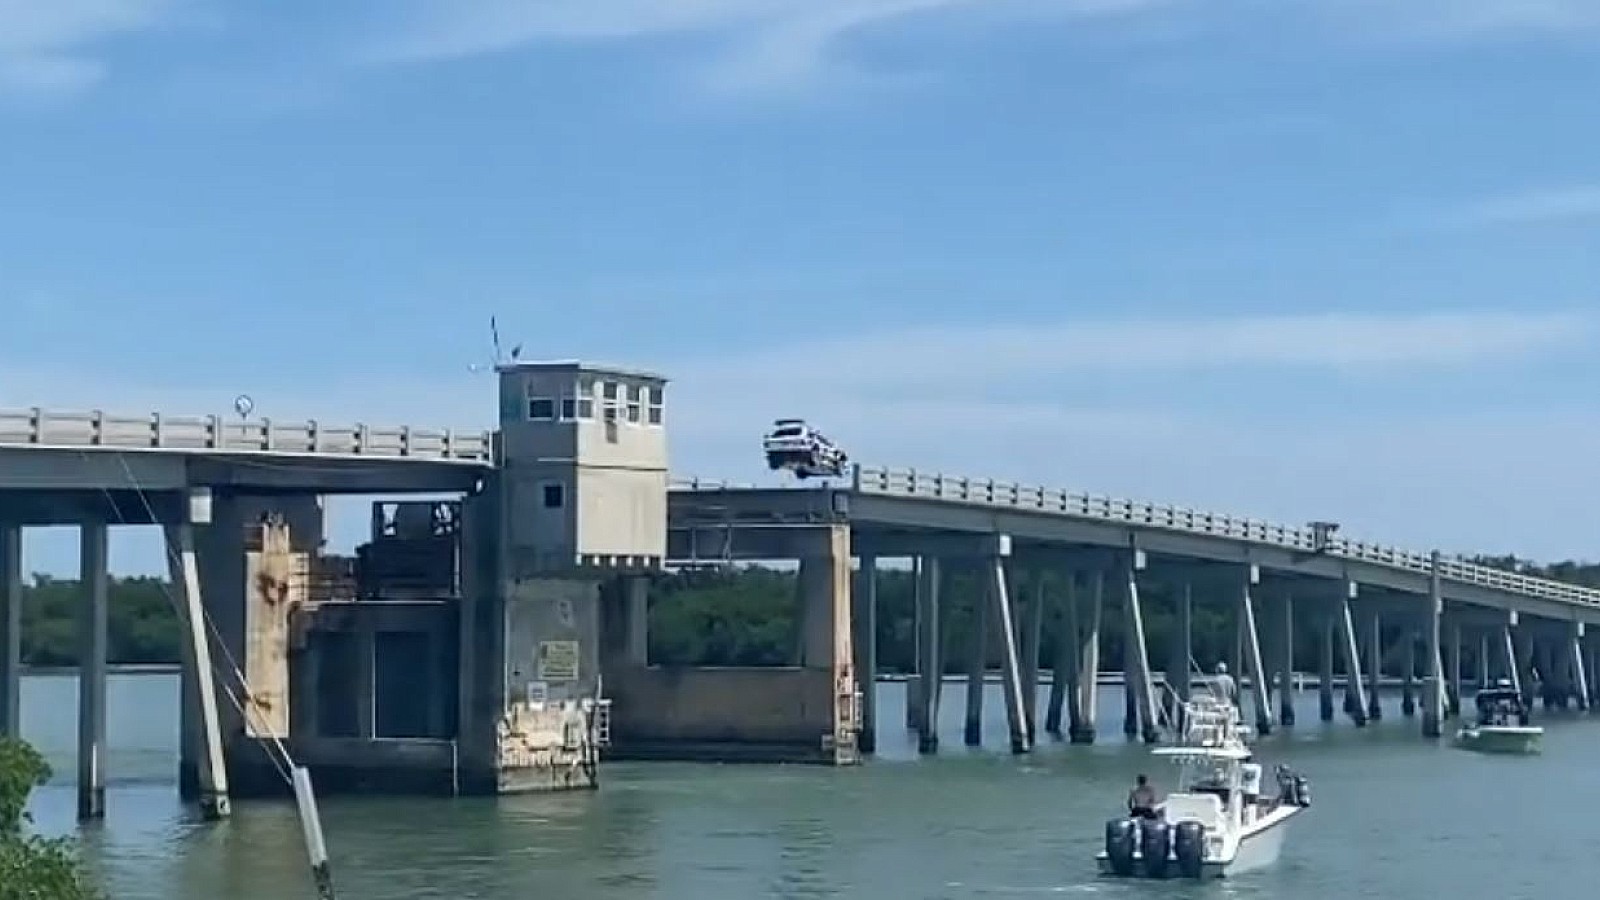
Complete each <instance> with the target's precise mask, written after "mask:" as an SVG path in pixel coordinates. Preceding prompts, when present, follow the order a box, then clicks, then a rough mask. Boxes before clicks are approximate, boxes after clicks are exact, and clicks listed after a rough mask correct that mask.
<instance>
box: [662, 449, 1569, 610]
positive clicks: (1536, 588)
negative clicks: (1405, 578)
mask: <svg viewBox="0 0 1600 900" xmlns="http://www.w3.org/2000/svg"><path fill="white" fill-rule="evenodd" d="M672 486H673V487H674V488H677V489H680V490H699V491H715V490H740V489H749V488H754V487H755V485H750V484H735V483H732V482H721V481H708V480H703V479H698V478H695V479H674V481H673V483H672ZM851 487H852V488H853V489H854V490H856V491H858V492H860V493H863V494H877V495H881V496H887V497H912V498H922V499H927V500H940V501H945V502H949V503H964V504H972V505H977V506H992V507H1002V508H1007V509H1017V510H1025V511H1028V512H1041V513H1047V514H1051V515H1059V516H1069V517H1072V518H1079V519H1093V520H1096V521H1102V522H1115V523H1118V524H1127V525H1139V526H1144V527H1147V528H1162V529H1167V530H1170V531H1178V532H1183V533H1186V534H1198V535H1206V536H1210V537H1221V538H1231V539H1234V540H1238V541H1245V542H1249V543H1255V544H1268V545H1271V546H1274V547H1285V548H1288V549H1291V550H1304V551H1307V552H1314V551H1316V550H1317V546H1316V542H1315V539H1314V537H1313V535H1312V532H1311V530H1310V529H1308V528H1298V527H1295V526H1290V525H1274V524H1272V523H1270V522H1263V521H1261V520H1258V519H1248V518H1241V517H1238V516H1230V515H1225V514H1221V513H1211V512H1202V511H1200V510H1194V509H1186V508H1184V507H1181V506H1171V505H1161V504H1155V503H1146V502H1143V501H1138V500H1119V499H1116V498H1112V497H1097V496H1093V495H1091V494H1073V493H1070V492H1068V491H1065V490H1054V489H1050V488H1042V487H1035V486H1030V485H1022V484H1015V483H1012V482H1004V481H995V480H992V479H979V478H957V477H952V476H949V475H942V474H938V473H929V472H918V471H916V470H914V469H887V468H870V467H857V468H856V469H855V472H854V476H853V479H852V484H851ZM1322 552H1324V553H1328V554H1331V555H1335V556H1341V557H1344V558H1346V559H1353V560H1360V561H1362V562H1368V563H1376V564H1378V565H1382V566H1390V567H1392V568H1396V569H1405V570H1407V571H1412V572H1420V573H1422V574H1429V573H1431V572H1432V571H1433V564H1432V561H1431V555H1430V554H1427V553H1415V552H1411V551H1407V550H1400V549H1397V548H1395V547H1386V546H1381V545H1378V544H1371V543H1365V542H1362V541H1352V540H1346V539H1344V538H1339V537H1330V538H1328V540H1327V543H1326V544H1325V546H1324V548H1323V550H1322ZM1439 577H1440V578H1442V579H1444V580H1447V581H1455V582H1462V583H1466V584H1475V585H1481V586H1483V587H1487V588H1494V589H1497V590H1502V591H1508V592H1511V593H1515V594H1523V595H1526V596H1530V597H1541V598H1545V599H1550V600H1561V601H1565V602H1568V603H1579V604H1583V605H1585V606H1600V590H1597V589H1594V588H1586V587H1580V586H1578V585H1574V584H1567V583H1566V582H1561V581H1552V580H1550V579H1548V578H1534V577H1532V576H1529V575H1520V574H1517V573H1516V572H1508V571H1505V570H1503V569H1495V568H1491V567H1489V566H1480V565H1475V564H1473V563H1469V562H1466V561H1465V560H1463V559H1460V558H1443V559H1441V560H1440V563H1439Z"/></svg>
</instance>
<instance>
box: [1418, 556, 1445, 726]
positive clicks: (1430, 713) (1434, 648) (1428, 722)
mask: <svg viewBox="0 0 1600 900" xmlns="http://www.w3.org/2000/svg"><path fill="white" fill-rule="evenodd" d="M1443 615H1444V587H1443V583H1442V582H1441V580H1440V573H1439V551H1437V550H1435V551H1433V553H1432V555H1431V557H1430V563H1429V573H1428V625H1427V632H1426V635H1425V637H1426V639H1427V645H1428V647H1427V664H1428V686H1427V696H1426V698H1425V701H1424V706H1423V709H1422V736H1423V737H1430V738H1436V737H1439V736H1440V735H1442V734H1443V733H1444V730H1443V724H1444V716H1445V708H1446V696H1445V686H1444V660H1443V658H1442V656H1441V654H1440V649H1439V638H1440V635H1439V628H1440V621H1439V620H1440V617H1442V616H1443Z"/></svg>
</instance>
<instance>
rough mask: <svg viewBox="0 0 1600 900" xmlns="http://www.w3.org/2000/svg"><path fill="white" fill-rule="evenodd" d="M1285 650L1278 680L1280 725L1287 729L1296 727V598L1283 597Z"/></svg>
mask: <svg viewBox="0 0 1600 900" xmlns="http://www.w3.org/2000/svg"><path fill="white" fill-rule="evenodd" d="M1280 608H1281V609H1282V610H1283V636H1282V638H1281V640H1282V641H1283V649H1282V651H1281V653H1280V656H1279V659H1281V660H1282V665H1283V668H1281V669H1280V670H1279V672H1280V675H1279V679H1278V724H1280V725H1283V726H1284V727H1285V728H1288V727H1292V726H1293V725H1294V696H1295V690H1294V596H1293V595H1292V594H1289V593H1285V594H1284V595H1283V605H1282V606H1281V607H1280Z"/></svg>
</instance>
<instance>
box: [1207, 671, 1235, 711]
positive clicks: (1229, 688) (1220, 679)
mask: <svg viewBox="0 0 1600 900" xmlns="http://www.w3.org/2000/svg"><path fill="white" fill-rule="evenodd" d="M1212 682H1213V683H1215V684H1216V686H1217V693H1218V694H1219V695H1221V698H1222V700H1223V701H1224V702H1226V703H1233V704H1237V703H1238V702H1239V685H1238V683H1237V682H1235V681H1234V680H1233V676H1232V675H1229V674H1228V664H1227V663H1225V662H1219V663H1217V676H1216V677H1215V678H1213V679H1212Z"/></svg>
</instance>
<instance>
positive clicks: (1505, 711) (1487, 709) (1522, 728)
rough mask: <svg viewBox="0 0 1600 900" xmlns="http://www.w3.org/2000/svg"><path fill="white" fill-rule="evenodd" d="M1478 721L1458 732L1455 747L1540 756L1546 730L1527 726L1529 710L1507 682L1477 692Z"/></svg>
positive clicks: (1504, 680) (1486, 751) (1503, 680)
mask: <svg viewBox="0 0 1600 900" xmlns="http://www.w3.org/2000/svg"><path fill="white" fill-rule="evenodd" d="M1476 699H1477V707H1478V720H1477V721H1476V722H1473V723H1471V724H1469V725H1464V726H1462V727H1461V730H1459V731H1457V732H1456V744H1457V745H1458V746H1461V747H1464V748H1466V749H1468V750H1476V751H1478V752H1480V753H1513V754H1529V753H1538V752H1540V751H1541V750H1542V749H1543V747H1542V745H1543V743H1544V729H1543V728H1541V727H1539V726H1538V725H1530V724H1528V708H1527V706H1525V705H1524V704H1523V702H1522V696H1521V694H1519V693H1518V692H1517V690H1516V689H1515V688H1514V687H1512V686H1511V682H1510V681H1508V680H1507V679H1504V678H1502V679H1500V681H1499V682H1498V683H1497V684H1495V686H1494V687H1491V688H1484V689H1483V690H1480V691H1478V696H1477V698H1476Z"/></svg>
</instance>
